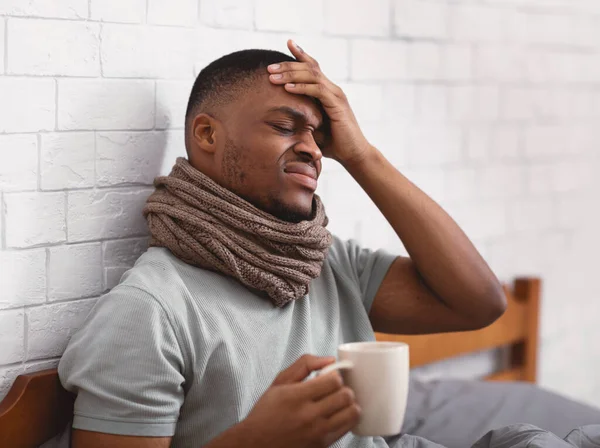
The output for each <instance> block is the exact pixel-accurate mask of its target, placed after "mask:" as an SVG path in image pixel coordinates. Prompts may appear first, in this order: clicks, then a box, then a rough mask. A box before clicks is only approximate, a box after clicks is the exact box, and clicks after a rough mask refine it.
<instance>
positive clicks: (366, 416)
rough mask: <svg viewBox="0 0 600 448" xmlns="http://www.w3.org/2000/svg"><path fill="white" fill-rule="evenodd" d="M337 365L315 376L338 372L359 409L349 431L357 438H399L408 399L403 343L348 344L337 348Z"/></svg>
mask: <svg viewBox="0 0 600 448" xmlns="http://www.w3.org/2000/svg"><path fill="white" fill-rule="evenodd" d="M338 359H339V361H338V362H336V363H333V364H330V365H328V366H326V367H325V368H323V369H321V371H319V375H323V374H325V373H328V372H331V371H332V370H340V373H341V374H342V378H343V379H344V383H345V384H346V385H347V386H348V387H350V389H352V390H353V391H354V394H355V396H356V402H357V403H358V405H359V406H360V407H361V409H362V413H361V417H360V422H359V423H358V425H357V426H356V427H355V428H354V429H353V430H352V432H353V433H354V434H356V435H358V436H392V435H396V434H399V433H400V431H401V430H402V424H403V422H404V413H405V411H406V400H407V397H408V375H409V358H408V345H407V344H405V343H403V342H352V343H349V344H342V345H340V346H339V347H338Z"/></svg>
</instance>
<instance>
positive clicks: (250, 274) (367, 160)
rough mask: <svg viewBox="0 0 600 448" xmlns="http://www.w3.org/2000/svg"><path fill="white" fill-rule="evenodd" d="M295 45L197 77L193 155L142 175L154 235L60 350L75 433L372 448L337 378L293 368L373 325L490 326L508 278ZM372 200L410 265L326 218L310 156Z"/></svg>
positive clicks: (126, 440)
mask: <svg viewBox="0 0 600 448" xmlns="http://www.w3.org/2000/svg"><path fill="white" fill-rule="evenodd" d="M288 47H289V50H290V51H291V53H292V54H293V55H294V57H295V58H291V57H289V56H287V55H285V54H282V53H279V52H273V51H266V50H248V51H242V52H236V53H233V54H230V55H227V56H224V57H223V58H221V59H219V60H217V61H215V62H213V63H212V64H210V65H209V66H207V67H206V68H205V69H204V70H203V71H202V72H201V73H200V74H199V76H198V79H197V80H196V83H195V84H194V88H193V89H192V93H191V96H190V100H189V105H188V109H187V115H186V148H187V153H188V161H189V163H188V161H186V160H185V159H179V160H178V162H177V164H176V166H175V167H174V169H173V172H172V173H171V175H170V176H168V177H164V178H159V179H157V181H156V183H155V184H156V186H157V191H156V192H155V193H154V194H153V195H152V196H151V197H150V198H149V201H148V204H147V207H146V209H145V214H146V215H147V218H148V222H149V227H150V232H151V235H152V240H151V246H154V247H151V248H150V249H149V250H148V252H146V253H145V254H144V255H142V257H140V259H139V260H138V262H137V263H136V266H135V267H134V268H133V269H132V270H131V271H129V272H128V273H127V274H125V275H124V277H123V279H122V280H121V283H120V284H119V285H118V286H117V287H115V288H114V289H113V290H112V291H111V292H110V293H108V294H107V295H106V296H105V297H103V298H102V299H100V300H99V301H98V303H97V305H96V306H95V307H94V309H93V310H92V312H91V313H90V315H89V316H88V318H87V320H86V323H85V324H84V325H83V327H82V328H81V329H80V330H79V331H78V332H77V333H76V334H75V335H74V336H73V338H72V339H71V341H70V343H69V346H68V348H67V350H66V352H65V354H64V356H63V358H62V359H61V363H60V366H59V373H60V377H61V380H62V382H63V384H64V386H65V387H66V388H67V389H68V390H70V391H72V392H74V393H77V401H76V404H75V419H74V423H73V427H74V429H75V430H74V432H73V446H74V447H75V448H79V447H90V448H93V447H100V446H111V447H116V448H118V447H148V448H149V447H153V448H159V447H168V446H173V447H200V446H206V447H208V448H219V447H232V446H245V447H254V446H256V447H279V446H281V447H321V446H329V445H332V444H334V446H339V447H375V446H377V447H383V446H387V445H386V444H385V441H384V440H383V439H382V438H378V437H375V438H371V437H369V438H360V437H356V436H354V435H353V434H351V433H349V431H350V430H351V429H352V428H353V427H354V426H355V425H356V423H357V422H358V419H359V418H360V409H359V408H358V406H357V405H356V403H355V402H354V398H353V394H352V391H351V390H349V389H348V388H347V387H344V385H343V384H342V381H341V377H340V376H339V374H337V373H330V374H327V375H322V376H319V377H316V378H314V379H311V378H307V377H308V376H309V375H310V373H311V372H313V371H315V370H319V369H321V368H323V367H325V366H326V365H327V364H329V363H331V362H333V361H334V358H333V357H332V355H335V354H336V348H337V346H338V345H339V344H341V343H343V342H350V341H359V340H373V339H374V333H373V331H378V332H385V333H402V334H407V333H430V332H442V331H455V330H470V329H476V328H481V327H484V326H486V325H488V324H490V323H491V322H493V321H494V320H495V319H497V318H498V317H499V316H500V315H501V314H502V313H503V311H504V309H505V306H506V305H505V297H504V294H503V291H502V288H501V286H500V284H499V282H498V280H497V279H496V277H495V276H494V274H493V273H492V272H491V271H490V269H489V268H488V266H487V265H486V263H485V261H484V260H483V259H482V257H481V256H480V255H479V253H478V252H477V251H476V249H475V248H474V247H473V245H472V244H471V242H470V241H469V240H468V238H467V237H466V236H465V234H464V233H463V232H462V231H461V230H460V228H459V227H458V226H457V225H456V224H455V223H454V221H453V220H452V219H451V218H450V217H449V216H448V215H447V214H446V213H445V212H444V211H443V210H442V209H441V208H440V207H439V206H438V205H437V204H436V203H435V202H433V201H432V200H431V199H430V198H429V197H427V196H426V195H425V194H424V193H423V192H422V191H420V190H419V189H418V188H417V187H416V186H415V185H413V184H412V183H411V182H410V181H409V180H407V179H406V178H405V177H404V176H403V175H402V174H401V173H400V172H398V171H397V170H396V169H395V168H394V167H393V166H392V165H391V164H390V163H389V162H388V161H387V160H386V159H385V158H384V156H383V155H382V154H381V153H380V152H379V151H378V150H377V149H376V148H375V147H373V146H372V145H371V144H369V142H368V141H367V140H366V138H365V137H364V135H363V134H362V132H361V130H360V128H359V126H358V124H357V122H356V119H355V117H354V115H353V113H352V110H351V108H350V106H349V104H348V101H347V99H346V97H345V96H344V93H343V92H342V91H341V89H340V88H339V87H337V86H336V85H334V84H333V83H332V82H331V81H329V80H328V79H327V78H326V77H325V75H324V74H323V73H322V72H321V70H320V69H319V66H318V64H317V62H316V61H315V60H314V59H313V58H312V57H311V56H309V55H308V54H307V53H305V52H304V51H303V50H302V49H301V48H300V47H298V46H297V45H296V44H295V43H293V42H292V41H289V42H288ZM323 156H324V157H330V158H333V159H335V160H337V161H338V162H339V163H340V164H341V165H342V166H344V167H345V169H346V170H347V171H348V172H349V173H350V174H351V175H352V176H353V177H354V179H355V180H356V181H357V182H358V183H359V184H360V185H361V187H362V188H363V189H364V190H365V191H366V193H367V194H368V195H369V196H370V197H371V199H372V200H373V201H374V202H375V204H376V205H377V206H378V208H379V209H380V210H381V212H382V213H383V214H384V216H385V217H386V218H387V220H388V221H389V223H390V224H391V225H392V227H393V228H394V230H395V231H396V233H397V234H398V237H399V238H400V239H401V240H402V242H403V243H404V246H405V247H406V249H407V251H408V253H409V254H410V258H404V257H393V256H391V255H389V254H387V253H385V252H384V251H377V252H372V251H370V250H367V249H361V248H359V247H358V246H357V245H356V243H354V242H353V241H349V242H343V241H341V240H339V239H337V238H335V237H332V236H331V235H330V234H329V232H327V231H326V230H325V225H326V224H327V218H326V216H325V213H324V208H323V205H322V204H321V202H320V200H319V198H318V196H316V195H315V193H314V192H315V189H316V186H317V180H318V177H319V174H320V172H321V162H322V160H321V159H322V157H323Z"/></svg>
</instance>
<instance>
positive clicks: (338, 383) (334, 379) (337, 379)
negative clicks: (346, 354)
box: [330, 372, 344, 390]
mask: <svg viewBox="0 0 600 448" xmlns="http://www.w3.org/2000/svg"><path fill="white" fill-rule="evenodd" d="M330 384H331V387H333V388H335V390H338V389H340V388H341V387H342V386H343V385H344V381H343V380H342V377H341V375H340V374H339V373H337V372H334V373H333V374H332V375H331V380H330Z"/></svg>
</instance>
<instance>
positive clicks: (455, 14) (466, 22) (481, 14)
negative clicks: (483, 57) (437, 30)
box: [448, 3, 505, 42]
mask: <svg viewBox="0 0 600 448" xmlns="http://www.w3.org/2000/svg"><path fill="white" fill-rule="evenodd" d="M448 11H449V30H450V31H449V33H450V37H452V38H453V39H456V40H458V41H468V42H480V41H483V42H488V41H489V42H495V41H500V40H502V39H503V37H504V26H505V17H504V14H503V9H502V8H493V7H489V6H483V5H469V4H460V3H453V4H450V5H448Z"/></svg>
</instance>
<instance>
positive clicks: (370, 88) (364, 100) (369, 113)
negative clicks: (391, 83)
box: [338, 83, 383, 123]
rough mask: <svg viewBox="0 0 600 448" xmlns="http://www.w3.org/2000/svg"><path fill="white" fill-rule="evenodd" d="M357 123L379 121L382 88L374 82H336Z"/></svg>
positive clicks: (381, 107) (381, 105) (381, 108)
mask: <svg viewBox="0 0 600 448" xmlns="http://www.w3.org/2000/svg"><path fill="white" fill-rule="evenodd" d="M338 85H339V87H340V88H341V89H342V90H343V91H344V93H345V94H346V97H347V98H348V101H349V102H350V106H351V107H352V110H353V111H354V114H355V115H356V118H357V120H358V121H359V123H365V122H372V121H379V120H381V117H382V112H383V88H382V86H380V85H375V84H358V83H347V84H346V83H343V84H338Z"/></svg>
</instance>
